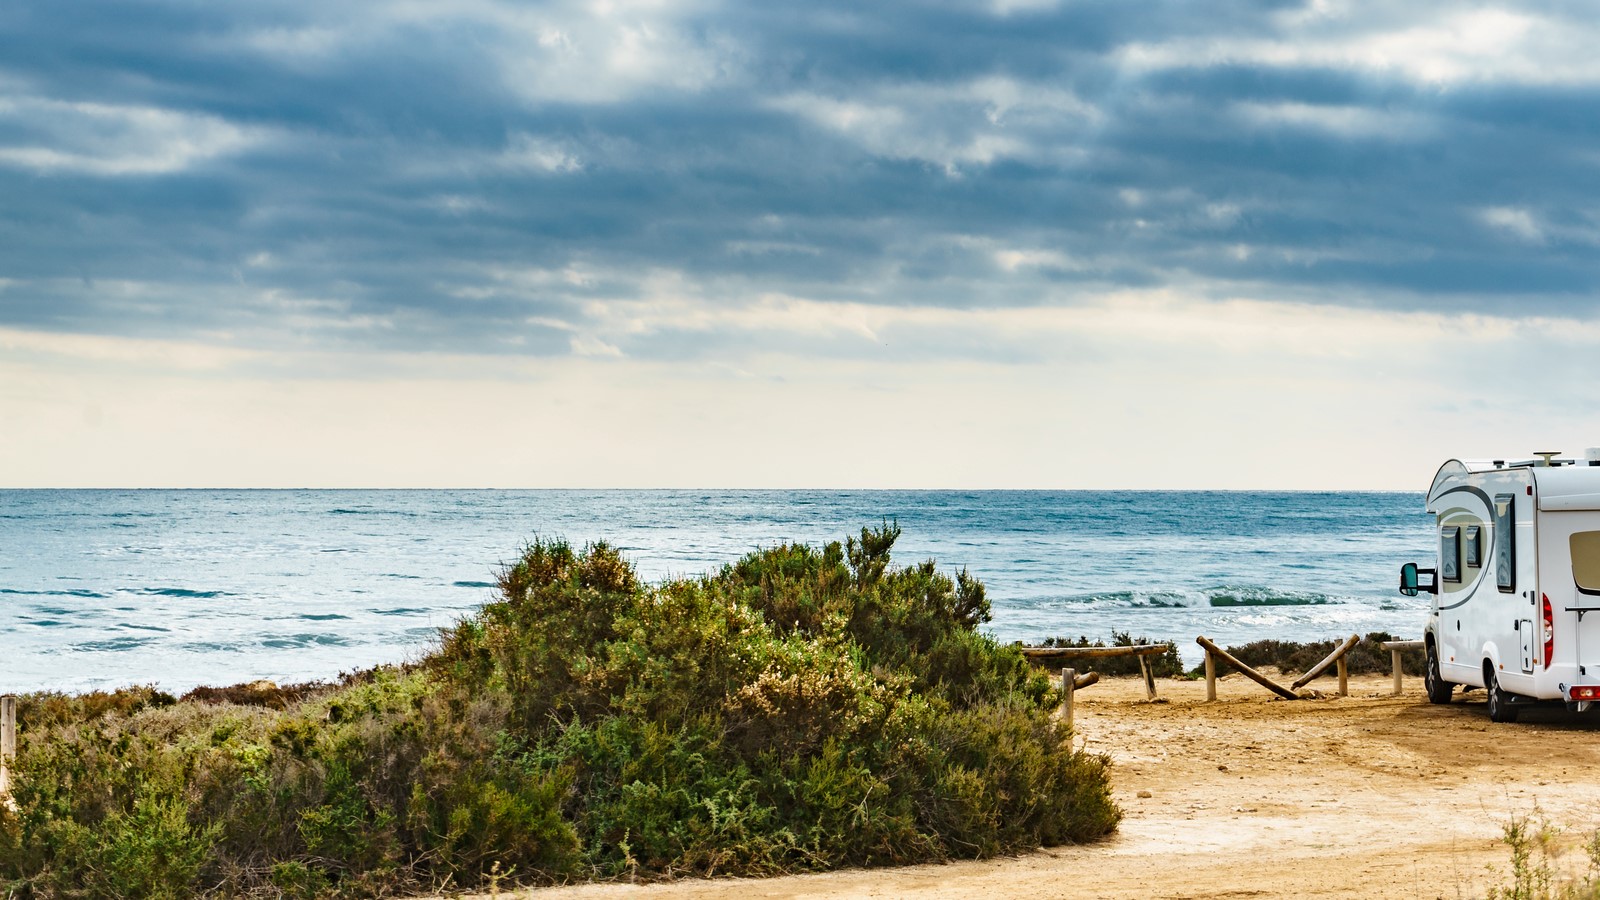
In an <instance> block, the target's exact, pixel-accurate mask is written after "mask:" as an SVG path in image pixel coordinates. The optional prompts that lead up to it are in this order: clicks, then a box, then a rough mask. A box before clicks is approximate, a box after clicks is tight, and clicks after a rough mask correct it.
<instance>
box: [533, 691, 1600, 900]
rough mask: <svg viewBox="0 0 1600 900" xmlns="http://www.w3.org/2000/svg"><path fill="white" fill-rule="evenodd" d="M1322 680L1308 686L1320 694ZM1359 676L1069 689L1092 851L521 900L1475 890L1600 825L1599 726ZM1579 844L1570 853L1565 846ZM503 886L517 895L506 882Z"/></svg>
mask: <svg viewBox="0 0 1600 900" xmlns="http://www.w3.org/2000/svg"><path fill="white" fill-rule="evenodd" d="M1331 685H1332V682H1331V681H1329V680H1324V681H1319V682H1318V686H1319V687H1321V688H1322V689H1323V690H1325V691H1328V692H1329V693H1330V694H1331V691H1332V688H1331ZM1391 689H1392V683H1391V681H1390V679H1389V678H1388V677H1378V676H1367V677H1359V678H1353V679H1352V680H1351V689H1350V696H1349V697H1344V698H1340V697H1333V696H1329V697H1326V698H1323V699H1315V700H1309V701H1302V702H1285V701H1280V700H1274V699H1271V698H1270V696H1269V695H1268V694H1267V693H1266V692H1265V691H1264V690H1262V689H1261V688H1259V687H1258V686H1256V685H1254V684H1251V683H1250V682H1247V681H1245V680H1244V679H1243V678H1241V677H1239V676H1237V675H1233V676H1229V677H1227V678H1225V679H1223V680H1222V681H1221V683H1220V684H1219V698H1220V699H1219V701H1218V702H1216V703H1206V702H1204V700H1205V685H1204V683H1203V682H1189V681H1162V682H1160V683H1159V690H1160V694H1161V700H1160V701H1158V702H1156V703H1149V702H1146V701H1145V699H1144V691H1143V687H1142V685H1141V684H1140V683H1139V682H1138V681H1137V680H1136V679H1120V678H1119V679H1108V680H1106V681H1104V682H1102V683H1100V684H1098V685H1095V686H1093V687H1091V688H1089V689H1087V690H1085V691H1083V692H1082V693H1081V694H1080V695H1079V701H1078V707H1077V725H1078V732H1079V735H1080V740H1083V741H1085V742H1086V743H1087V745H1088V747H1089V748H1090V749H1091V750H1095V751H1099V752H1103V753H1107V754H1109V755H1110V756H1111V757H1112V759H1113V761H1114V763H1115V768H1114V774H1113V778H1114V785H1115V793H1116V798H1117V801H1118V803H1119V804H1121V806H1122V808H1123V809H1124V811H1125V812H1126V818H1125V819H1124V820H1123V822H1122V825H1121V827H1120V829H1119V831H1118V832H1117V834H1116V835H1115V836H1114V837H1112V838H1111V839H1110V840H1107V841H1105V842H1103V843H1099V844H1094V845H1089V846H1077V847H1063V848H1055V849H1049V850H1043V851H1040V852H1037V853H1034V854H1030V855H1027V856H1022V857H1016V858H1007V859H996V860H988V861H983V862H963V863H954V864H949V865H931V866H913V867H908V868H902V869H880V870H849V871H840V872H831V873H825V874H818V875H803V876H794V877H785V878H772V879H760V880H753V879H729V880H712V881H705V880H686V881H680V882H675V883H670V884H654V885H639V886H636V885H620V884H600V885H581V886H572V887H559V888H546V889H541V890H534V891H528V892H524V893H522V894H518V895H516V896H521V897H526V898H530V900H601V898H612V897H636V896H643V897H649V898H652V900H724V898H726V900H754V898H773V900H780V898H781V900H809V898H843V897H879V898H891V897H916V898H930V900H931V898H957V897H979V896H992V897H1021V898H1130V900H1131V898H1148V897H1162V898H1223V897H1229V898H1234V897H1350V896H1383V897H1403V898H1405V897H1415V898H1440V897H1443V898H1458V897H1482V896H1484V894H1485V892H1486V891H1487V889H1488V888H1489V887H1490V886H1491V885H1494V884H1504V883H1505V882H1506V881H1507V880H1508V879H1507V876H1506V872H1507V870H1508V865H1509V852H1508V850H1507V848H1506V847H1505V845H1504V844H1503V843H1501V840H1500V837H1501V830H1502V827H1503V826H1504V825H1505V823H1506V822H1508V821H1509V820H1510V819H1511V817H1512V816H1524V815H1529V814H1542V815H1543V816H1545V817H1547V818H1548V819H1549V820H1550V821H1551V822H1552V823H1553V824H1556V825H1558V826H1561V827H1563V828H1564V829H1566V833H1567V836H1568V837H1569V838H1570V839H1572V840H1576V839H1577V838H1578V837H1580V836H1581V835H1582V834H1586V833H1587V832H1588V831H1590V830H1591V829H1593V828H1594V827H1595V826H1596V825H1600V780H1597V779H1595V778H1594V772H1595V770H1596V766H1597V764H1600V743H1597V740H1596V732H1597V731H1600V718H1586V717H1583V716H1578V715H1572V714H1568V713H1566V712H1565V711H1564V710H1548V711H1547V710H1534V711H1528V712H1525V713H1524V715H1523V719H1524V722H1522V723H1519V724H1516V725H1493V724H1491V723H1490V722H1489V721H1488V718H1487V716H1486V715H1485V713H1484V707H1483V703H1482V692H1474V693H1471V694H1467V695H1466V697H1467V698H1469V699H1465V700H1463V699H1460V698H1461V695H1460V694H1458V695H1457V697H1458V699H1457V702H1455V703H1453V704H1451V705H1449V706H1431V705H1429V704H1428V703H1427V701H1426V699H1425V698H1424V697H1423V695H1422V683H1421V680H1420V679H1414V678H1408V679H1407V681H1406V690H1405V693H1404V694H1403V695H1402V696H1399V697H1393V696H1390V691H1391ZM1577 855H1578V854H1573V855H1572V856H1573V857H1576V856H1577ZM501 896H511V895H510V894H502V895H501Z"/></svg>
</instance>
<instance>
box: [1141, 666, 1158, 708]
mask: <svg viewBox="0 0 1600 900" xmlns="http://www.w3.org/2000/svg"><path fill="white" fill-rule="evenodd" d="M1139 674H1141V675H1143V676H1144V697H1145V699H1146V700H1149V701H1150V702H1151V703H1154V702H1156V674H1155V670H1154V669H1152V668H1150V657H1148V656H1141V657H1139Z"/></svg>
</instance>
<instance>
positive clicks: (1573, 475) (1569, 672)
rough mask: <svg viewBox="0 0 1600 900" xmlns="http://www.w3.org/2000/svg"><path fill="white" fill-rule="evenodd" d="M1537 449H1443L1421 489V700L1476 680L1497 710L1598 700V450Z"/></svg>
mask: <svg viewBox="0 0 1600 900" xmlns="http://www.w3.org/2000/svg"><path fill="white" fill-rule="evenodd" d="M1540 455H1541V456H1542V457H1543V458H1542V459H1538V460H1524V461H1515V460H1492V461H1486V462H1463V461H1461V460H1451V461H1449V462H1447V463H1445V464H1444V465H1443V466H1442V467H1440V469H1439V472H1438V474H1437V475H1435V476H1434V479H1433V485H1432V486H1431V487H1430V488H1429V489H1428V512H1430V513H1432V514H1433V516H1434V522H1435V537H1436V539H1437V546H1438V563H1437V566H1436V569H1435V573H1434V576H1435V577H1434V584H1433V591H1434V594H1433V604H1432V609H1431V612H1430V615H1429V618H1428V623H1427V627H1426V629H1425V631H1424V636H1423V640H1424V642H1425V645H1426V647H1427V654H1428V666H1429V669H1430V671H1429V673H1428V675H1429V695H1430V699H1433V700H1434V701H1435V702H1447V701H1448V700H1449V698H1450V693H1451V691H1452V690H1453V688H1454V686H1456V685H1464V686H1469V687H1478V688H1484V689H1485V690H1487V691H1488V692H1489V695H1490V697H1489V706H1490V715H1491V717H1493V718H1495V719H1497V720H1499V721H1512V720H1514V719H1515V718H1516V713H1517V708H1518V706H1519V705H1521V704H1526V703H1528V702H1532V701H1538V700H1560V701H1566V702H1567V703H1568V704H1569V705H1571V706H1573V708H1576V709H1584V708H1587V707H1588V704H1589V702H1590V701H1592V700H1600V453H1595V452H1593V451H1591V452H1590V453H1589V454H1588V456H1590V457H1593V458H1591V459H1580V460H1571V459H1552V458H1551V457H1552V456H1553V454H1540ZM1413 574H1414V573H1413ZM1402 580H1404V577H1403V578H1402ZM1422 589H1424V590H1427V589H1428V588H1427V586H1423V588H1422Z"/></svg>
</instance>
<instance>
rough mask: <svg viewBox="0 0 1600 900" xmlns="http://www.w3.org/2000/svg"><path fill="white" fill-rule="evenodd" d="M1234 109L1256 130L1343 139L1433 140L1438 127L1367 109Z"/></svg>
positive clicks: (1249, 104) (1257, 106)
mask: <svg viewBox="0 0 1600 900" xmlns="http://www.w3.org/2000/svg"><path fill="white" fill-rule="evenodd" d="M1234 110H1235V112H1236V113H1237V114H1238V115H1240V116H1241V117H1242V118H1244V120H1245V121H1246V122H1248V123H1249V124H1251V125H1253V126H1256V127H1263V126H1265V127H1288V128H1300V129H1312V130H1316V131H1321V132H1325V133H1327V134H1332V135H1337V136H1339V137H1343V138H1386V139H1388V140H1392V141H1415V140H1422V139H1424V138H1427V137H1430V136H1431V135H1432V133H1433V131H1434V127H1435V126H1434V123H1433V122H1432V120H1430V119H1428V118H1427V117H1425V116H1422V115H1419V114H1417V113H1413V112H1394V111H1390V110H1383V109H1373V108H1371V107H1365V106H1348V105H1338V104H1329V105H1322V104H1310V103H1255V102H1245V103H1237V104H1235V105H1234Z"/></svg>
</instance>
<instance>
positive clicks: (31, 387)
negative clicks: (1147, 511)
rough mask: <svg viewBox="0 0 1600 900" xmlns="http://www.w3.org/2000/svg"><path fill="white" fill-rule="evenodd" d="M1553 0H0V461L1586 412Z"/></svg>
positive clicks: (984, 461) (928, 454)
mask: <svg viewBox="0 0 1600 900" xmlns="http://www.w3.org/2000/svg"><path fill="white" fill-rule="evenodd" d="M1597 46H1600V20H1597V19H1596V17H1595V15H1594V12H1593V7H1592V6H1590V5H1589V4H1583V3H1560V2H1555V3H1539V4H1533V3H1528V4H1525V5H1521V6H1518V5H1503V4H1501V5H1487V4H1472V3H1444V4H1438V5H1436V6H1428V5H1424V4H1396V3H1392V2H1372V3H1363V2H1340V0H1315V2H1310V3H1303V2H1292V3H1291V2H1285V3H1277V2H1244V0H1239V2H1226V0H1220V2H1194V0H1182V2H1149V3H1140V4H1128V3H1125V2H1118V0H1107V2H1074V0H1061V2H1051V0H981V2H980V0H974V2H958V0H923V2H910V0H884V2H878V3H871V4H860V3H857V2H833V0H813V2H808V3H802V4H771V3H719V2H715V0H600V2H586V3H585V2H547V3H511V2H498V0H458V2H450V3H440V2H431V3H418V2H404V0H402V2H395V0H384V2H366V0H341V2H337V3H329V2H325V0H318V2H311V0H263V2H255V3H249V4H237V3H214V2H199V0H181V2H180V0H171V2H132V3H130V2H124V0H118V2H98V0H83V2H73V3H52V2H44V0H17V2H8V3H5V4H3V5H0V485H10V486H80V485H82V486H146V485H171V486H213V485H226V486H427V485H439V486H506V487H511V486H526V487H540V486H586V487H607V486H619V487H648V486H664V487H665V486H698V487H741V486H768V487H791V486H814V487H1083V488H1094V487H1133V488H1137V487H1229V488H1250V487H1289V488H1322V487H1328V488H1345V487H1370V488H1396V489H1416V490H1420V489H1422V488H1423V487H1425V486H1426V483H1427V481H1428V479H1429V477H1431V475H1432V472H1433V470H1434V468H1435V467H1436V466H1437V465H1438V463H1439V462H1440V461H1442V460H1443V459H1444V458H1446V457H1449V456H1454V455H1506V454H1519V453H1526V452H1529V451H1533V450H1540V449H1552V450H1565V451H1569V452H1572V451H1580V450H1581V449H1582V448H1583V447H1585V446H1588V445H1600V416H1597V415H1596V413H1597V412H1600V388H1597V387H1596V385H1597V383H1600V381H1597V375H1600V303H1597V297H1600V291H1597V288H1600V139H1597V138H1600V55H1597V54H1596V52H1595V49H1594V48H1595V47H1597Z"/></svg>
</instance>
